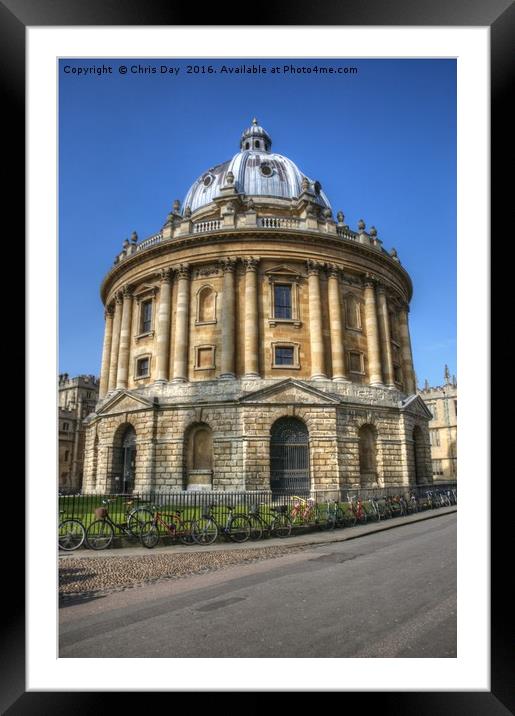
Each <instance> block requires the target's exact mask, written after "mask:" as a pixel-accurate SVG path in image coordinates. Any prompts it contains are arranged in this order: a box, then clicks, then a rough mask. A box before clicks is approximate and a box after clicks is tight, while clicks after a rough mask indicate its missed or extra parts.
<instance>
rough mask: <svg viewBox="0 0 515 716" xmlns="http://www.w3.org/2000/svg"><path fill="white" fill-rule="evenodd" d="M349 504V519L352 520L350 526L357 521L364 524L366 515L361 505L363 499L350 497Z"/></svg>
mask: <svg viewBox="0 0 515 716" xmlns="http://www.w3.org/2000/svg"><path fill="white" fill-rule="evenodd" d="M349 506H350V509H351V514H352V517H350V518H349V521H351V522H352V526H354V525H355V524H356V523H357V522H359V523H360V524H363V525H366V523H367V519H368V516H367V513H366V512H365V508H364V507H363V499H362V498H361V497H357V498H355V497H351V498H350V500H349Z"/></svg>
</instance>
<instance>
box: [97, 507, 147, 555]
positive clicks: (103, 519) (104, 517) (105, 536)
mask: <svg viewBox="0 0 515 716" xmlns="http://www.w3.org/2000/svg"><path fill="white" fill-rule="evenodd" d="M110 502H114V500H102V504H103V505H104V507H97V508H96V509H95V515H96V517H97V518H98V519H96V520H94V522H92V523H91V524H90V525H89V527H88V529H87V530H86V544H87V545H88V547H90V548H91V549H96V550H100V549H106V548H107V547H109V545H110V544H111V542H112V541H113V539H114V532H115V529H117V530H120V531H121V532H123V533H124V534H125V535H126V536H127V537H135V538H137V539H140V540H141V527H142V526H143V524H144V523H143V521H141V522H140V521H139V520H140V519H141V516H142V514H143V509H137V510H134V511H133V512H132V513H126V514H129V517H127V522H114V521H113V520H112V519H111V517H110V515H109V509H108V505H109V503H110ZM144 509H145V511H146V512H148V513H149V514H150V516H151V517H152V516H153V514H152V512H150V510H148V508H144ZM136 513H137V514H136Z"/></svg>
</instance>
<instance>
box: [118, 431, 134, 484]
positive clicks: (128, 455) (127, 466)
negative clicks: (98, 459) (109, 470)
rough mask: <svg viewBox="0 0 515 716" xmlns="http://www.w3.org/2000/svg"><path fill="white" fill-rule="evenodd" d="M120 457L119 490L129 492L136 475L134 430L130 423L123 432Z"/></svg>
mask: <svg viewBox="0 0 515 716" xmlns="http://www.w3.org/2000/svg"><path fill="white" fill-rule="evenodd" d="M120 457H121V460H120V463H121V468H122V484H121V486H120V487H121V492H122V493H123V494H131V493H132V491H133V489H134V478H135V476H136V432H135V431H134V428H133V427H132V425H129V427H128V428H127V430H126V431H125V433H124V436H123V440H122V447H121V456H120Z"/></svg>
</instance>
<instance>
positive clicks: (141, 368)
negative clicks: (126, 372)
mask: <svg viewBox="0 0 515 716" xmlns="http://www.w3.org/2000/svg"><path fill="white" fill-rule="evenodd" d="M149 370H150V358H140V359H139V360H138V361H137V363H136V376H137V377H138V378H145V377H146V376H148V375H149Z"/></svg>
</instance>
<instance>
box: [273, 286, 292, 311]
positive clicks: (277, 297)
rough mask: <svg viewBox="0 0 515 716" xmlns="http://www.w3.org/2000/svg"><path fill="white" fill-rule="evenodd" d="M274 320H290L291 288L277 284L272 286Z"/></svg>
mask: <svg viewBox="0 0 515 716" xmlns="http://www.w3.org/2000/svg"><path fill="white" fill-rule="evenodd" d="M274 318H286V319H291V318H292V300H291V286H290V285H288V284H278V283H276V284H275V286H274Z"/></svg>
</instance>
